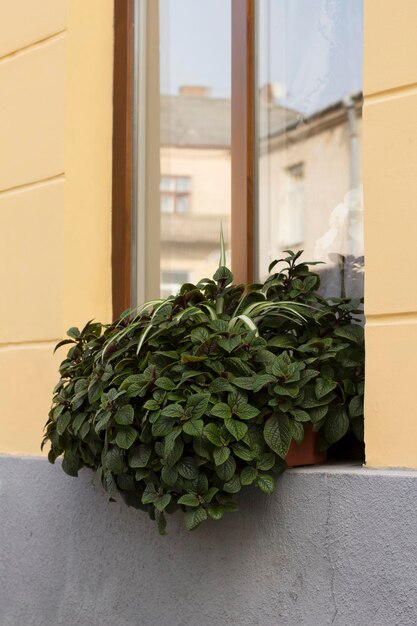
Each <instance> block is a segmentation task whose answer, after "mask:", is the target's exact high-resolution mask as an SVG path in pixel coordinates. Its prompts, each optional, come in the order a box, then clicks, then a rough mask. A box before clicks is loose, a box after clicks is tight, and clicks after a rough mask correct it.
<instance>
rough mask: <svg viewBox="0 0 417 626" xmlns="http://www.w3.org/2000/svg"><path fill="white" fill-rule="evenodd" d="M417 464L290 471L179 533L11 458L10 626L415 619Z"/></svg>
mask: <svg viewBox="0 0 417 626" xmlns="http://www.w3.org/2000/svg"><path fill="white" fill-rule="evenodd" d="M416 505H417V473H416V472H411V471H381V470H379V471H377V470H375V471H374V470H366V469H362V468H348V467H337V468H330V467H328V466H326V467H324V468H323V467H322V468H320V467H319V468H313V469H307V468H306V469H297V470H291V471H288V472H287V473H286V474H285V475H284V476H283V478H282V479H281V480H280V482H279V486H278V489H277V491H276V493H275V494H274V495H273V496H272V497H268V496H265V495H263V494H260V493H257V492H255V491H248V493H247V494H246V495H243V496H242V498H241V510H240V512H239V513H234V514H229V516H228V517H226V518H224V519H223V520H222V521H221V522H220V523H217V524H216V523H215V522H209V523H207V524H206V525H203V526H202V527H200V528H199V529H198V530H196V531H194V532H192V533H188V532H187V531H185V530H184V529H183V527H182V524H181V519H180V518H178V517H175V518H174V519H170V520H169V525H168V533H169V534H168V536H166V537H159V536H158V534H157V530H156V527H155V525H154V524H153V523H152V522H150V521H149V520H148V519H147V517H146V515H144V514H142V513H141V512H140V511H136V510H133V509H128V508H127V507H125V506H124V505H123V504H121V503H116V504H110V503H108V502H107V500H106V495H105V494H104V492H102V490H101V487H100V486H99V485H97V484H96V482H95V479H94V477H93V475H92V474H91V473H89V472H88V471H83V472H81V475H80V477H79V478H78V479H75V478H70V477H68V476H66V475H65V474H64V473H63V472H62V470H61V468H60V467H59V464H57V465H56V466H51V465H49V464H48V463H47V461H46V460H44V459H40V458H15V457H6V456H3V457H0V549H1V552H0V557H1V559H0V608H1V610H0V623H1V626H60V625H65V626H67V625H68V626H70V625H71V626H78V625H80V626H133V625H135V626H136V625H141V626H142V625H144V626H223V625H228V624H237V625H238V626H249V625H251V626H252V625H259V626H275V625H277V626H278V625H279V626H304V625H305V626H325V625H327V624H335V625H336V626H342V625H344V626H362V625H363V626H416V624H417V506H416Z"/></svg>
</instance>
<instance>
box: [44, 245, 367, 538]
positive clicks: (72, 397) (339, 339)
mask: <svg viewBox="0 0 417 626" xmlns="http://www.w3.org/2000/svg"><path fill="white" fill-rule="evenodd" d="M299 256H300V253H297V254H294V253H292V252H288V257H287V258H285V259H282V260H281V261H277V262H275V263H273V264H272V265H271V266H270V272H271V271H273V270H275V271H273V273H271V274H270V276H269V277H268V279H267V280H266V281H265V283H263V284H255V285H249V286H247V285H233V284H232V278H233V277H232V274H231V273H230V271H229V270H228V269H227V267H225V265H221V266H220V267H219V269H218V271H217V272H216V274H215V275H214V277H213V279H212V280H210V279H204V280H202V281H200V282H199V283H198V284H197V285H192V284H185V285H183V286H182V288H181V290H180V292H179V294H178V295H176V296H172V297H170V298H168V299H167V300H155V301H152V302H149V303H146V304H144V305H142V306H140V307H139V308H138V309H136V310H135V311H134V312H133V313H132V312H129V313H126V314H125V315H123V316H122V317H121V318H120V319H119V320H118V321H117V322H115V323H113V324H110V325H102V324H100V323H97V322H94V321H90V322H88V323H87V324H86V326H85V327H84V328H83V330H82V331H79V330H78V329H76V328H71V329H70V330H69V331H68V335H69V338H68V339H66V340H64V341H61V342H60V343H59V344H58V346H61V345H63V344H69V345H70V349H69V352H68V355H67V357H66V358H65V360H64V361H63V362H62V364H61V367H60V376H61V378H60V381H59V382H58V384H57V385H56V387H55V390H54V397H53V405H52V408H51V411H50V414H49V419H48V422H47V424H46V433H45V437H44V441H43V444H44V443H45V442H46V441H48V442H49V443H50V445H51V449H50V452H49V460H50V461H51V462H52V463H53V462H55V460H56V459H57V457H59V456H60V455H63V461H62V466H63V469H64V470H65V472H67V473H68V474H69V475H70V476H77V473H78V471H79V470H80V469H81V468H82V467H89V468H91V469H93V470H94V471H96V472H97V473H98V475H99V476H100V479H101V481H102V484H103V486H104V487H105V489H106V491H107V493H108V495H109V497H110V499H115V498H117V496H121V497H122V498H123V499H124V500H125V502H126V503H127V504H128V505H130V506H133V507H136V508H139V509H143V510H145V511H147V512H148V513H149V515H150V516H151V518H152V519H156V521H157V522H158V526H159V530H160V532H161V533H163V532H164V531H165V526H166V513H171V512H173V511H175V510H177V509H181V510H182V511H183V512H184V516H185V524H186V527H187V528H188V529H190V530H191V529H194V528H196V527H197V526H198V525H199V524H200V523H201V522H203V521H204V520H206V519H207V518H212V519H214V520H219V519H221V518H222V516H223V515H224V513H225V512H228V511H235V510H237V504H236V502H235V494H237V493H238V492H239V491H240V490H241V488H242V487H244V486H247V485H255V486H256V487H257V488H259V489H260V490H261V491H263V492H265V493H267V494H271V493H272V491H273V490H274V485H275V477H276V476H277V475H278V474H279V473H281V472H282V471H283V470H284V469H285V467H286V464H285V458H286V455H287V453H288V450H289V447H290V444H291V442H292V440H295V441H296V442H301V441H302V439H303V436H304V428H305V427H306V426H307V425H310V426H312V428H313V429H314V430H315V431H320V438H319V446H320V447H321V448H322V449H324V448H327V447H328V446H329V445H330V444H333V443H334V442H336V441H338V440H340V439H341V438H342V437H343V436H344V435H345V434H346V433H347V432H349V431H353V432H354V433H355V435H356V436H357V437H358V438H359V439H362V437H363V391H364V346H363V328H362V326H361V324H360V318H359V317H358V315H360V301H359V300H356V301H351V300H347V299H330V300H329V299H324V298H322V297H321V296H319V295H318V292H317V290H318V287H319V282H320V278H319V276H318V274H316V273H314V272H313V271H312V270H311V269H310V265H311V264H309V263H306V262H301V261H299ZM277 270H278V271H277ZM58 346H57V347H58Z"/></svg>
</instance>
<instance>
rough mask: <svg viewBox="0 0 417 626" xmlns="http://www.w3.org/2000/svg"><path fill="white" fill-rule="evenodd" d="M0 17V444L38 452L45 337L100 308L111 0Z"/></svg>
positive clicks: (46, 366) (106, 215)
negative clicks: (1, 51)
mask: <svg viewBox="0 0 417 626" xmlns="http://www.w3.org/2000/svg"><path fill="white" fill-rule="evenodd" d="M35 7H36V10H35ZM25 8H26V10H27V13H26V16H25V20H22V14H23V13H24V12H25ZM67 13H68V18H67V19H68V21H67V22H66V17H65V16H66V14H67ZM31 15H32V18H33V19H32V18H31ZM0 18H1V22H0V35H2V34H3V35H5V34H6V35H5V36H4V37H3V38H2V42H1V46H2V48H0V50H3V57H2V58H0V111H1V114H0V273H1V276H0V282H1V285H2V297H1V300H0V423H1V428H0V452H6V453H14V454H39V453H40V442H41V437H42V429H43V425H44V424H45V422H46V419H47V416H48V411H49V407H50V403H51V397H52V389H53V387H54V386H55V384H56V382H57V380H58V372H57V370H58V364H59V362H60V361H61V360H62V359H63V358H64V356H65V349H61V350H60V351H58V353H57V355H56V356H55V357H54V356H53V354H52V352H53V347H54V345H55V343H56V340H57V339H59V338H61V337H63V336H64V333H65V330H66V329H67V328H68V327H69V326H72V325H74V324H77V323H78V324H83V323H85V322H86V321H87V319H90V318H92V317H96V318H98V319H100V320H103V321H108V320H109V319H110V316H111V240H110V225H111V139H112V72H113V2H112V0H85V1H81V0H67V1H65V0H39V1H36V2H32V1H31V0H30V2H29V0H25V1H23V0H20V1H19V2H16V3H13V6H12V3H3V5H2V7H1V8H0ZM23 22H24V23H23ZM0 39H1V37H0ZM4 55H6V56H4Z"/></svg>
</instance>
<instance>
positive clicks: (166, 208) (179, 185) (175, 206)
mask: <svg viewBox="0 0 417 626" xmlns="http://www.w3.org/2000/svg"><path fill="white" fill-rule="evenodd" d="M160 192H161V213H165V214H167V215H170V214H173V213H177V214H179V215H184V214H186V213H188V212H189V210H190V199H191V179H190V177H189V176H162V177H161V185H160Z"/></svg>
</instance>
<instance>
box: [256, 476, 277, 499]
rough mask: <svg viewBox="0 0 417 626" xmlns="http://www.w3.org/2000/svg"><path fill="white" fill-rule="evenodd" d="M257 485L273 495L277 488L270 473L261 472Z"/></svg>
mask: <svg viewBox="0 0 417 626" xmlns="http://www.w3.org/2000/svg"><path fill="white" fill-rule="evenodd" d="M256 485H257V487H259V489H260V490H261V491H263V492H264V493H267V494H268V495H271V494H272V493H273V491H274V489H275V481H274V479H273V478H272V476H269V475H268V474H261V475H260V476H258V478H257V480H256Z"/></svg>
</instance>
